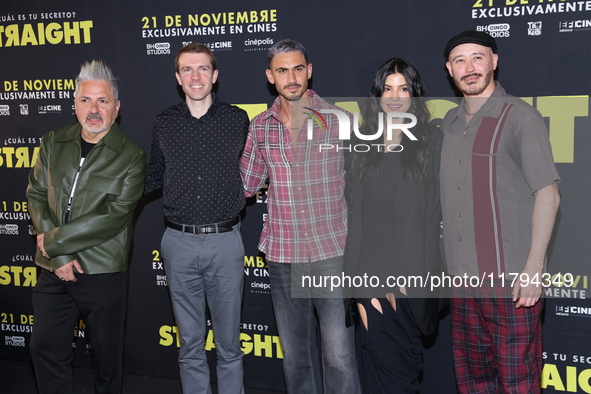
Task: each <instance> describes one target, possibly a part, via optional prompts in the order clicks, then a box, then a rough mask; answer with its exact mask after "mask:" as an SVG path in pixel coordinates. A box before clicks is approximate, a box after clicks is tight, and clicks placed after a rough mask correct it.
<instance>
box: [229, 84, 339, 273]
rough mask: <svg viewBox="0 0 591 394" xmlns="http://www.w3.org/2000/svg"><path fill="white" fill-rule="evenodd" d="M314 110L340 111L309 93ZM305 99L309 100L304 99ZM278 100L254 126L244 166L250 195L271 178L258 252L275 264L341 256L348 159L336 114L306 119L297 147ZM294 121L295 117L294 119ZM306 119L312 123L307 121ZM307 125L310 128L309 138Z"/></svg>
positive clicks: (242, 170) (305, 261) (256, 120)
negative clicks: (341, 139)
mask: <svg viewBox="0 0 591 394" xmlns="http://www.w3.org/2000/svg"><path fill="white" fill-rule="evenodd" d="M308 93H309V94H310V96H311V100H308V101H307V102H308V104H309V105H306V104H302V106H303V107H308V108H306V109H302V111H303V112H309V113H312V111H308V110H309V109H310V108H311V109H314V111H319V110H321V109H338V108H337V107H335V106H334V105H332V104H330V103H328V102H327V101H325V100H323V99H322V98H320V97H319V96H318V95H317V94H316V93H315V92H314V91H312V90H308ZM301 100H306V99H305V98H302V99H301ZM279 106H280V101H279V97H278V98H277V99H276V100H275V102H274V103H273V106H272V107H271V108H270V109H268V110H267V111H265V112H263V113H262V114H260V115H258V116H256V117H255V118H254V119H253V120H252V122H251V123H250V128H249V133H248V138H247V141H246V146H245V148H244V153H243V155H242V159H241V162H240V171H241V175H242V180H243V182H244V189H245V194H246V196H252V195H253V194H254V193H256V192H257V191H258V190H259V189H260V188H261V187H262V186H264V185H265V183H266V182H267V179H268V180H269V189H268V191H267V211H268V215H267V220H266V221H265V223H264V225H263V231H262V233H261V238H260V242H259V249H260V250H261V251H262V252H264V253H265V254H266V257H267V260H268V261H272V262H277V263H307V262H315V261H321V260H327V259H330V258H333V257H338V256H342V255H343V251H344V245H345V239H346V232H347V206H346V203H345V199H344V188H345V177H344V175H345V171H344V169H343V165H344V157H343V151H342V149H337V147H340V141H339V128H338V122H337V118H336V116H333V115H323V117H324V120H325V121H326V124H325V123H324V122H316V121H315V120H311V121H308V120H306V121H304V122H303V125H302V128H301V129H300V132H299V134H298V141H297V149H294V148H293V145H292V137H291V133H290V131H289V130H288V129H287V128H286V127H285V125H284V124H283V122H282V121H281V119H280V116H279ZM293 118H294V117H293V116H292V119H293ZM307 119H311V117H308V118H307ZM308 127H310V128H311V129H312V136H311V137H312V138H308V137H309V133H308Z"/></svg>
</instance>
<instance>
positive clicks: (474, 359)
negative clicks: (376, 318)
mask: <svg viewBox="0 0 591 394" xmlns="http://www.w3.org/2000/svg"><path fill="white" fill-rule="evenodd" d="M444 56H445V59H446V66H447V69H448V71H449V74H450V75H451V77H452V78H453V80H454V82H455V84H456V86H457V88H458V89H459V90H460V91H461V92H462V94H463V96H464V98H463V99H462V101H461V102H460V104H459V106H458V107H457V108H454V109H452V110H450V111H449V112H448V113H447V115H446V116H445V118H444V120H443V124H442V130H443V132H444V142H443V147H442V152H441V173H440V175H441V204H442V210H443V223H444V226H443V227H444V239H445V254H446V261H447V265H448V270H449V273H450V274H451V275H456V276H464V275H468V276H469V277H470V276H477V277H478V278H486V285H485V286H483V287H482V288H478V291H476V290H475V289H474V288H471V287H465V288H461V289H454V293H453V298H452V299H451V302H450V304H451V308H450V311H451V320H452V341H453V353H454V361H455V371H456V378H457V383H458V388H459V391H460V392H461V393H471V394H473V393H496V392H506V393H534V392H539V391H540V373H541V369H542V326H541V312H542V307H543V302H541V301H540V296H541V295H542V286H541V282H542V281H543V278H542V275H543V273H544V271H545V265H546V263H545V260H546V249H547V246H548V242H549V240H550V236H551V234H552V229H553V226H554V220H555V216H556V212H557V210H558V205H559V200H560V197H559V194H558V188H557V183H558V182H559V180H560V178H559V176H558V173H557V172H556V168H555V166H554V161H553V158H552V150H551V148H550V142H549V138H548V129H547V128H546V126H545V124H544V121H543V119H542V117H541V115H540V114H539V112H538V111H537V110H535V109H534V108H533V107H531V106H530V105H528V104H526V103H525V102H523V101H522V100H520V99H518V98H516V97H513V96H510V95H508V94H507V93H506V92H505V90H504V89H503V88H502V87H501V85H500V84H499V83H498V82H495V80H494V72H495V70H496V68H497V63H498V55H497V45H496V43H495V40H494V38H492V37H491V36H490V35H488V34H486V33H483V32H477V31H471V30H468V31H464V32H462V33H460V34H458V35H457V36H455V37H453V38H452V39H450V40H449V42H448V43H447V45H446V47H445V51H444ZM514 279H516V280H514Z"/></svg>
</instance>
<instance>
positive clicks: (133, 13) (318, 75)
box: [0, 0, 591, 393]
mask: <svg viewBox="0 0 591 394" xmlns="http://www.w3.org/2000/svg"><path fill="white" fill-rule="evenodd" d="M247 4H248V5H247ZM465 29H475V30H480V31H486V32H488V33H489V34H491V35H492V36H493V37H495V38H496V39H497V44H498V47H499V72H498V79H499V81H501V82H502V84H503V86H504V87H505V89H506V90H507V91H508V92H509V93H512V94H514V95H516V96H520V97H523V98H524V99H526V100H527V101H528V102H530V103H531V104H532V105H533V106H534V107H536V108H537V109H538V110H539V111H540V112H541V113H542V115H543V116H544V117H545V119H546V121H547V124H548V127H549V130H550V139H551V142H552V148H553V152H554V158H555V161H556V163H557V167H558V171H559V173H560V175H561V177H562V182H561V184H560V190H561V195H562V203H561V207H560V211H559V214H558V220H557V224H556V229H555V233H554V236H553V239H552V242H551V247H550V250H549V259H548V267H549V272H550V273H551V274H552V283H550V284H548V286H547V287H546V288H545V295H546V309H545V316H544V371H543V382H542V384H543V387H544V390H545V392H546V393H561V392H569V393H571V392H573V393H575V392H578V393H591V336H590V335H589V333H590V332H591V302H589V300H588V298H590V297H591V292H590V290H589V287H590V286H591V268H590V267H591V261H590V257H589V256H590V254H591V253H590V252H591V225H590V224H591V176H590V172H591V171H590V170H591V155H589V153H588V152H589V150H591V120H590V118H589V93H590V92H591V78H589V75H588V74H589V71H590V70H591V53H590V52H589V50H588V48H589V42H590V40H591V0H590V1H580V0H562V1H561V0H457V1H454V2H442V1H436V0H423V1H420V2H417V1H410V0H398V1H391V0H388V1H386V0H376V1H372V2H363V4H362V2H358V1H357V2H355V1H347V2H340V1H339V2H337V1H325V2H313V1H309V0H303V1H300V2H297V3H289V2H277V1H265V0H258V1H254V2H241V1H237V0H223V1H218V2H198V1H189V0H178V1H175V2H172V3H171V2H168V3H165V2H161V1H156V0H142V1H139V0H128V1H125V2H120V1H117V0H103V1H101V2H81V1H73V0H56V1H54V2H51V4H49V3H48V2H45V1H41V0H31V1H27V2H22V1H16V0H7V1H3V3H2V6H0V59H1V61H0V84H1V85H0V184H1V188H0V337H1V341H0V358H5V359H15V360H28V359H29V358H30V356H29V352H28V345H29V341H30V337H31V332H32V331H33V330H34V328H35V318H34V316H33V310H32V306H31V292H32V289H33V287H34V286H35V283H36V281H37V275H38V273H39V272H38V269H37V268H36V267H35V264H34V262H33V256H34V251H35V240H34V237H33V236H32V235H31V224H30V220H29V214H28V210H27V201H26V196H25V189H26V186H27V174H28V172H29V170H30V168H31V167H32V166H33V164H34V162H35V159H36V156H37V151H38V146H39V144H40V137H41V136H42V135H43V134H44V133H45V132H47V131H48V130H50V129H52V128H55V127H59V126H63V125H66V124H73V123H75V122H76V118H75V115H74V110H73V92H74V87H75V80H74V78H75V76H76V75H77V72H78V70H79V67H80V65H81V63H83V62H84V61H88V60H92V59H102V60H104V61H105V62H106V63H107V64H109V65H110V66H111V67H112V69H113V71H114V72H115V74H116V75H117V76H118V77H119V80H120V99H121V111H120V114H121V115H120V118H119V122H120V125H121V127H122V129H123V130H124V131H125V132H127V133H128V134H129V135H130V136H131V137H132V138H134V139H135V140H136V141H137V142H138V143H139V144H140V145H142V146H143V147H144V148H146V150H147V151H148V152H149V149H150V141H151V134H152V124H153V121H154V118H155V116H156V115H157V114H158V113H159V112H160V111H161V110H163V109H164V108H167V107H169V106H171V105H173V104H176V103H178V102H180V101H181V100H182V92H181V91H180V89H179V88H178V87H177V83H176V80H175V77H174V71H175V70H174V55H175V53H176V50H177V49H178V48H179V47H181V46H182V45H184V44H186V43H189V42H202V43H204V44H206V45H208V46H209V47H210V48H211V49H212V50H213V51H214V53H215V55H216V57H217V61H218V65H219V79H218V84H217V86H216V91H217V94H218V96H219V97H220V99H221V100H223V101H226V102H229V103H232V104H236V105H239V106H241V107H242V108H244V109H245V110H247V111H248V113H249V115H250V116H251V117H253V116H255V115H256V114H258V113H260V112H261V111H263V110H265V109H266V108H268V106H269V105H270V103H271V102H272V101H273V99H274V94H275V93H274V91H273V89H272V87H270V86H269V85H268V83H267V80H266V77H265V68H266V66H267V57H266V56H267V50H268V48H269V47H270V46H271V45H272V44H273V43H275V42H277V41H278V40H280V39H282V38H293V39H296V40H298V41H301V42H302V43H303V44H304V45H306V47H307V50H308V57H309V59H310V61H311V62H312V63H313V65H314V68H313V71H314V75H313V79H312V88H313V89H315V90H316V91H317V92H318V93H319V94H320V95H321V96H326V97H363V96H366V95H367V93H368V92H369V89H370V85H371V82H372V80H373V74H374V73H375V70H376V69H377V68H378V67H379V66H380V65H381V64H382V63H383V62H384V61H385V60H387V59H389V58H391V57H394V56H396V57H403V58H405V59H407V60H408V61H410V62H411V63H412V64H414V65H415V66H416V67H417V69H418V70H419V71H420V72H421V75H422V77H423V79H424V81H425V83H426V85H427V88H428V93H429V95H430V96H431V97H438V99H433V100H431V106H432V109H433V117H434V119H435V120H437V119H438V118H441V117H443V115H444V114H445V112H446V111H447V110H448V109H449V108H451V107H453V106H454V105H456V102H457V95H458V94H457V92H456V91H455V90H454V88H453V82H452V81H451V80H450V78H449V77H448V75H447V72H446V70H445V61H444V58H443V55H442V53H443V48H444V46H445V43H446V42H447V40H448V39H449V38H450V37H451V36H453V35H455V34H457V33H458V32H460V31H462V30H465ZM157 197H158V196H149V198H144V199H143V200H142V201H141V204H140V206H139V208H138V210H137V215H136V231H135V238H134V245H133V250H132V265H131V271H130V273H131V275H130V291H129V307H128V321H127V331H126V333H127V334H126V338H127V341H126V352H125V371H126V372H130V373H137V374H148V375H156V376H163V377H177V376H178V366H177V362H176V357H177V351H178V347H179V336H178V329H177V327H176V325H175V321H174V317H173V315H172V312H171V307H170V300H169V296H168V289H167V280H166V275H165V273H164V270H163V265H162V257H161V254H160V239H161V236H162V233H163V231H164V220H163V216H162V203H161V199H159V198H157ZM265 219H266V193H265V191H264V190H263V191H261V192H260V193H259V194H258V195H257V196H256V198H252V199H250V200H249V202H248V206H247V208H246V212H245V217H244V223H243V235H244V243H245V247H246V255H245V256H244V276H245V290H244V305H243V312H242V327H241V328H242V334H241V341H242V349H243V351H244V353H245V368H246V370H245V372H246V376H245V382H246V385H247V386H249V387H257V388H263V389H267V390H271V391H275V392H282V391H283V390H284V381H283V373H282V358H283V351H282V347H281V340H280V338H279V336H278V335H277V330H276V327H275V322H274V316H273V312H272V308H271V299H270V286H269V278H268V272H267V267H266V261H265V259H264V256H262V255H260V253H259V252H258V251H257V242H258V238H259V235H260V231H261V228H262V224H263V222H264V221H265ZM565 279H567V280H565ZM570 279H572V280H570ZM208 324H209V323H208ZM85 328H86V327H85V324H84V322H83V321H79V323H78V325H77V327H76V329H75V330H74V332H73V344H74V346H75V347H76V356H75V362H76V364H77V365H80V366H90V358H89V353H90V352H91V351H92V346H91V344H90V343H89V341H88V338H87V337H86V330H85ZM426 346H427V350H426V352H425V371H424V380H423V388H422V391H423V392H425V393H435V392H437V393H441V392H445V393H453V392H455V382H454V377H453V369H452V356H451V353H450V334H449V319H448V317H446V316H442V322H441V325H440V330H439V333H438V335H437V336H436V337H434V338H431V340H430V341H429V343H428V344H427V345H426ZM206 347H207V350H209V351H210V352H209V355H210V357H211V362H212V363H214V362H215V337H214V334H213V332H212V331H211V330H210V331H209V334H208V337H207V342H206ZM212 371H213V373H214V374H215V370H212Z"/></svg>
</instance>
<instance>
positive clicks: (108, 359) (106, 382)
mask: <svg viewBox="0 0 591 394" xmlns="http://www.w3.org/2000/svg"><path fill="white" fill-rule="evenodd" d="M74 104H75V108H76V117H77V118H78V122H79V123H77V124H75V125H73V126H65V127H62V128H59V129H55V130H52V131H50V132H49V133H47V134H45V135H44V136H43V142H42V144H41V148H40V150H39V155H38V157H37V162H36V163H35V167H34V168H33V169H32V170H31V173H30V175H29V187H28V189H27V197H28V198H29V213H30V214H31V221H32V222H33V225H34V226H35V229H36V231H37V233H38V234H39V235H37V254H36V256H35V263H36V264H37V265H39V266H40V267H41V268H42V270H41V275H40V276H39V280H38V281H37V285H36V286H35V288H34V289H33V308H34V314H35V330H34V331H33V335H32V338H31V346H30V349H31V355H32V359H33V364H34V366H35V374H36V376H37V386H38V389H39V392H40V393H73V390H74V387H73V383H74V380H73V373H72V365H71V363H72V358H73V352H72V335H73V332H74V327H75V325H76V322H77V321H78V319H79V316H82V319H84V322H85V323H86V327H87V333H88V336H89V338H90V343H91V344H92V361H93V366H94V389H95V392H96V393H120V392H121V376H122V369H123V326H124V322H125V309H126V303H127V276H128V275H127V270H128V265H129V256H128V254H129V249H130V246H131V241H132V238H133V234H132V232H133V212H134V209H135V207H136V204H137V202H138V200H139V198H140V197H141V196H142V194H143V191H144V172H145V153H144V149H143V148H141V147H140V146H139V145H137V144H136V143H135V142H133V141H132V140H131V138H129V137H128V136H127V135H126V134H124V133H123V131H121V129H120V128H119V125H118V124H117V123H115V118H117V115H118V113H119V105H120V103H119V100H118V90H117V84H116V82H115V78H114V77H113V74H112V72H111V70H110V69H109V68H108V67H107V66H106V65H104V64H103V63H102V62H100V61H92V62H91V63H85V64H84V65H83V66H82V68H81V70H80V74H79V75H78V78H77V82H76V91H75V99H74Z"/></svg>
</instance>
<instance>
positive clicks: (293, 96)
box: [283, 83, 306, 101]
mask: <svg viewBox="0 0 591 394" xmlns="http://www.w3.org/2000/svg"><path fill="white" fill-rule="evenodd" d="M291 87H298V88H300V89H301V90H300V91H299V95H298V94H297V92H296V93H291V94H290V93H289V92H288V91H287V89H288V88H291ZM283 91H284V92H285V93H286V94H285V95H284V96H283V97H285V98H286V99H287V100H289V101H298V100H299V99H301V98H302V96H303V95H304V93H305V92H306V90H305V89H303V88H302V85H300V84H297V83H294V84H291V85H286V86H284V87H283Z"/></svg>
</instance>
